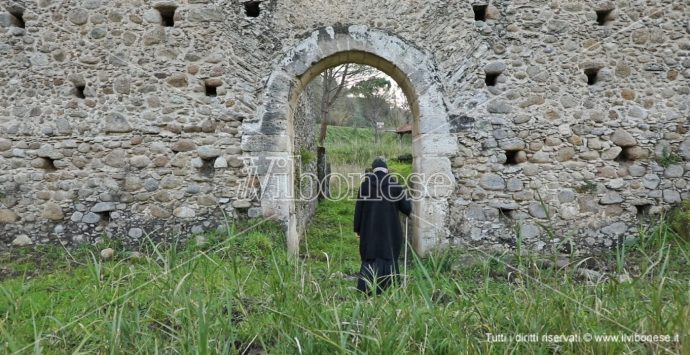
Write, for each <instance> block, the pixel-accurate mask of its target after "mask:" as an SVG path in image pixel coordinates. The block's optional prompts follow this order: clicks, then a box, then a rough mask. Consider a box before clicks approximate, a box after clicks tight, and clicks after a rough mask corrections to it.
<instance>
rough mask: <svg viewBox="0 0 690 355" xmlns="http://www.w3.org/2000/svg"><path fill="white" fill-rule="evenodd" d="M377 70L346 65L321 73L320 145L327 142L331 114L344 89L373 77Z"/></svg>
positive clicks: (362, 66) (356, 65) (357, 65)
mask: <svg viewBox="0 0 690 355" xmlns="http://www.w3.org/2000/svg"><path fill="white" fill-rule="evenodd" d="M374 72H375V69H374V68H372V67H369V66H365V65H359V64H350V63H348V64H344V65H339V66H336V67H333V68H328V69H326V70H324V71H323V73H321V75H320V76H321V85H322V87H321V104H320V106H321V127H320V129H319V145H320V146H323V142H324V141H325V140H326V134H327V130H328V125H329V124H330V121H331V120H330V113H331V109H332V108H333V105H334V104H335V103H336V101H337V100H338V98H340V97H341V95H342V94H343V93H344V91H343V89H344V88H346V87H347V86H348V85H351V84H352V82H353V81H354V80H357V79H358V78H362V77H367V76H369V75H373V73H374Z"/></svg>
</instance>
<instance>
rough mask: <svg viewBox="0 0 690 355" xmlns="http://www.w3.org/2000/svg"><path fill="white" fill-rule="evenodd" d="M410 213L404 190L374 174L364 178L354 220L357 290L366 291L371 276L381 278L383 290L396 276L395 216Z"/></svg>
mask: <svg viewBox="0 0 690 355" xmlns="http://www.w3.org/2000/svg"><path fill="white" fill-rule="evenodd" d="M411 211H412V205H411V203H410V200H409V198H408V196H407V193H406V192H405V189H404V188H403V187H402V186H401V185H400V184H398V183H397V182H395V180H394V179H393V178H392V177H391V176H390V175H388V174H386V173H385V172H382V171H376V172H375V173H370V174H367V175H366V176H365V177H364V180H363V181H362V184H361V186H360V189H359V194H358V198H357V203H356V204H355V216H354V231H355V233H357V234H358V235H359V236H360V239H359V255H360V257H361V259H362V270H361V271H360V273H361V274H362V275H361V278H360V282H359V283H358V288H359V289H360V290H362V291H366V286H365V281H372V279H373V278H374V275H375V276H376V277H384V278H385V279H384V282H385V285H383V287H385V286H387V283H389V282H390V278H389V276H392V275H395V274H397V273H398V257H399V256H400V250H401V247H402V245H403V243H404V236H403V231H402V228H401V226H400V216H399V212H402V213H404V214H406V215H408V216H409V215H410V212H411ZM378 291H379V292H380V291H381V289H380V288H379V290H378Z"/></svg>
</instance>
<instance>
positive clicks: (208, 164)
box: [199, 158, 216, 177]
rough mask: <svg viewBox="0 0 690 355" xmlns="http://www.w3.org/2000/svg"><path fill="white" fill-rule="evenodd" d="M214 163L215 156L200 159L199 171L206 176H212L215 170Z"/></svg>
mask: <svg viewBox="0 0 690 355" xmlns="http://www.w3.org/2000/svg"><path fill="white" fill-rule="evenodd" d="M215 163H216V158H208V159H201V167H200V168H199V173H200V174H201V175H203V176H206V177H212V176H213V173H214V172H215V168H214V167H213V165H214V164H215Z"/></svg>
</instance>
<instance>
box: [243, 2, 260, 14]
mask: <svg viewBox="0 0 690 355" xmlns="http://www.w3.org/2000/svg"><path fill="white" fill-rule="evenodd" d="M244 13H245V15H247V16H248V17H259V15H261V1H247V2H245V3H244Z"/></svg>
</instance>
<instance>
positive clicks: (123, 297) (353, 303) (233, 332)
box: [0, 129, 690, 354]
mask: <svg viewBox="0 0 690 355" xmlns="http://www.w3.org/2000/svg"><path fill="white" fill-rule="evenodd" d="M345 130H347V129H343V132H344V134H346V133H347V132H346V131H345ZM337 131H338V130H336V132H337ZM330 133H333V131H331V132H330ZM330 133H329V136H330V137H331V138H333V136H332V135H330ZM348 139H349V138H348ZM353 140H354V139H353ZM349 149H351V150H352V152H354V151H357V150H360V149H354V148H349ZM367 149H369V148H367ZM367 149H362V150H367ZM342 151H343V153H342V155H340V158H338V159H340V160H339V162H342V163H343V164H345V163H347V162H350V164H353V165H357V164H363V163H364V162H367V161H368V160H369V159H371V158H373V156H375V155H379V154H380V153H378V152H374V149H372V150H369V152H368V153H361V155H360V157H361V158H358V159H352V160H348V159H350V158H348V156H347V154H346V153H345V151H346V149H345V147H344V145H343V147H342ZM352 152H351V153H352ZM370 153H371V154H374V155H371V156H370V155H366V154H370ZM386 154H393V153H392V152H389V153H386ZM395 154H397V152H396V153H395ZM365 155H366V157H365ZM336 156H337V154H336ZM395 164H397V163H394V165H395ZM392 168H393V169H398V170H400V171H401V172H405V171H409V170H410V167H409V165H405V164H399V165H396V166H393V167H392ZM353 210H354V203H353V202H352V201H325V202H323V203H321V204H320V205H319V207H318V211H317V214H316V217H315V218H314V220H313V221H312V223H311V225H310V227H309V230H308V232H307V236H306V238H305V240H304V241H303V242H302V247H301V249H302V252H301V255H300V257H299V258H291V257H288V254H287V251H286V248H285V240H284V237H283V235H282V233H281V231H280V229H279V228H278V227H276V226H275V225H273V224H272V223H271V222H270V221H258V220H256V221H249V222H244V223H242V224H241V225H229V226H228V228H227V230H225V231H223V232H217V233H212V234H208V235H205V236H204V237H205V238H204V239H205V242H204V243H201V244H197V243H196V242H188V243H185V244H179V245H172V246H171V245H167V246H163V245H159V244H156V243H154V242H151V241H148V242H146V243H145V244H144V245H143V246H142V247H141V249H140V250H138V251H139V252H141V255H139V256H137V257H131V251H132V250H127V249H126V248H124V247H123V246H122V245H120V244H118V243H116V242H113V241H109V242H105V243H104V244H101V245H96V246H84V247H82V248H79V249H76V250H69V251H68V250H65V249H62V248H59V247H55V246H52V247H50V246H32V247H26V248H20V249H16V248H15V249H12V250H10V251H5V252H2V253H0V265H2V267H1V268H0V353H46V354H54V353H58V354H61V353H84V354H86V353H89V354H90V353H100V354H105V353H110V354H119V353H128V354H130V353H131V354H145V353H166V354H177V353H181V354H187V353H198V354H206V353H243V354H261V353H269V354H324V353H371V354H379V353H381V354H398V353H429V354H458V353H471V354H472V353H511V354H512V353H535V354H553V353H572V354H595V353H596V354H598V353H612V354H613V353H680V354H688V353H690V343H689V342H690V322H689V319H690V275H689V273H688V269H689V267H690V242H689V241H688V240H687V239H684V238H682V237H679V236H678V235H676V234H675V233H674V232H673V231H672V230H671V229H670V227H669V223H667V222H666V221H664V220H659V221H658V223H656V224H655V225H654V226H652V227H650V228H647V229H642V231H641V232H640V235H639V238H637V239H636V240H634V241H632V242H630V243H627V244H625V245H624V246H622V247H621V248H620V249H618V250H615V251H612V252H611V253H608V254H603V255H600V256H598V257H597V258H596V260H595V259H591V258H585V257H574V256H570V257H568V258H566V259H565V263H563V261H564V260H563V257H562V256H559V255H543V254H542V255H531V254H529V253H527V254H519V253H514V252H511V253H507V254H501V255H496V254H486V253H484V252H482V251H480V250H472V249H452V250H446V251H444V252H439V253H436V254H433V255H431V256H429V257H426V258H423V259H420V258H417V257H416V256H414V255H412V254H411V255H410V258H409V260H408V268H407V271H408V276H407V281H408V283H407V286H406V287H403V286H402V285H400V286H396V287H393V288H391V289H389V290H387V292H385V293H384V294H383V295H380V296H376V297H366V296H364V295H362V294H360V293H358V292H357V291H356V290H355V289H354V286H355V277H354V276H355V274H356V272H357V271H358V268H359V264H358V263H359V259H358V254H357V240H356V238H355V236H354V234H353V233H352V232H351V230H352V215H353ZM105 247H112V248H114V249H115V251H116V253H115V257H114V259H112V260H108V261H103V260H101V258H100V257H99V252H100V250H101V249H102V248H105ZM583 265H587V266H588V268H589V269H596V270H598V271H590V272H589V273H585V274H583V272H582V269H580V267H581V266H583ZM488 334H493V335H495V337H494V338H491V339H490V338H489V336H488ZM588 334H589V335H591V336H592V337H595V336H605V335H612V336H615V335H629V336H633V337H634V336H635V334H638V335H649V336H651V335H657V336H664V337H665V336H669V339H668V341H666V340H667V339H657V341H613V340H612V339H609V340H608V341H604V340H601V339H599V340H597V339H592V340H590V341H587V340H586V338H587V336H588ZM500 335H504V336H505V337H506V338H505V339H502V338H501V337H500ZM520 335H522V336H525V338H524V339H522V340H525V341H518V340H520V339H518V338H516V337H517V336H520ZM531 335H534V336H536V337H537V338H536V339H534V338H532V337H531ZM547 335H554V336H557V335H566V336H569V335H570V336H573V337H579V338H571V339H552V340H563V341H550V342H549V341H540V340H542V339H541V337H542V336H547ZM676 336H677V338H676ZM511 337H512V339H511ZM578 339H579V341H566V340H578ZM488 340H492V341H488ZM500 340H506V341H500ZM511 340H512V341H511ZM531 340H537V341H531ZM633 340H635V339H633ZM637 340H640V339H637ZM642 340H649V339H642Z"/></svg>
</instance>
